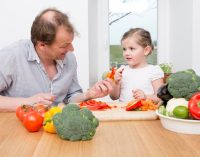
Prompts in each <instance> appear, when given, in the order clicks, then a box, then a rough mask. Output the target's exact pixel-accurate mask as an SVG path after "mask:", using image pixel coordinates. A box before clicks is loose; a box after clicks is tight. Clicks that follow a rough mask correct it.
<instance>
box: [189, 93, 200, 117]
mask: <svg viewBox="0 0 200 157" xmlns="http://www.w3.org/2000/svg"><path fill="white" fill-rule="evenodd" d="M188 109H189V112H190V114H191V116H192V117H193V118H195V119H199V120H200V92H198V93H196V94H194V95H193V96H192V97H191V98H190V100H189V103H188Z"/></svg>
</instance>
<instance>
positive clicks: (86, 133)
mask: <svg viewBox="0 0 200 157" xmlns="http://www.w3.org/2000/svg"><path fill="white" fill-rule="evenodd" d="M53 123H54V125H55V128H56V132H57V134H58V136H59V137H60V138H62V139H65V140H70V141H78V140H91V139H92V137H93V136H94V134H95V131H96V128H97V127H98V125H99V120H98V119H97V118H95V116H94V115H93V114H92V112H91V111H90V110H89V109H87V108H83V109H80V107H79V106H78V105H75V104H68V105H67V106H65V107H64V108H63V110H62V113H57V114H56V115H55V116H54V117H53Z"/></svg>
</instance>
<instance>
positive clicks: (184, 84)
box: [167, 69, 200, 100]
mask: <svg viewBox="0 0 200 157" xmlns="http://www.w3.org/2000/svg"><path fill="white" fill-rule="evenodd" d="M167 83H168V91H169V93H170V94H171V95H172V96H173V97H174V98H186V99H187V100H189V99H190V97H191V96H192V95H193V94H194V93H196V92H198V91H200V77H199V76H198V75H196V73H195V71H194V70H192V69H188V70H184V71H179V72H176V73H173V74H171V75H170V76H169V78H168V80H167Z"/></svg>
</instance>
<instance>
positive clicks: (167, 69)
mask: <svg viewBox="0 0 200 157" xmlns="http://www.w3.org/2000/svg"><path fill="white" fill-rule="evenodd" d="M159 66H160V68H161V69H162V71H163V72H164V73H166V74H170V73H172V64H170V63H161V64H159Z"/></svg>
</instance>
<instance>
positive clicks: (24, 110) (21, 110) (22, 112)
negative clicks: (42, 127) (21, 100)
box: [16, 105, 33, 121]
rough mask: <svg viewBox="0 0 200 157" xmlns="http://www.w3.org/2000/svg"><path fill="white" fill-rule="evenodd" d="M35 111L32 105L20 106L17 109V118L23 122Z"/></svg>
mask: <svg viewBox="0 0 200 157" xmlns="http://www.w3.org/2000/svg"><path fill="white" fill-rule="evenodd" d="M31 111H33V107H32V106H30V105H20V106H18V107H17V109H16V116H17V117H18V118H19V119H20V120H21V121H23V120H24V118H25V117H26V116H27V114H28V113H29V112H31Z"/></svg>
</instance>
